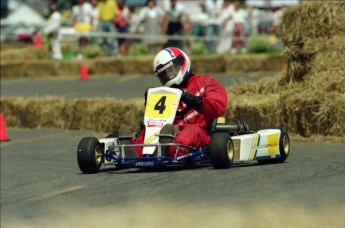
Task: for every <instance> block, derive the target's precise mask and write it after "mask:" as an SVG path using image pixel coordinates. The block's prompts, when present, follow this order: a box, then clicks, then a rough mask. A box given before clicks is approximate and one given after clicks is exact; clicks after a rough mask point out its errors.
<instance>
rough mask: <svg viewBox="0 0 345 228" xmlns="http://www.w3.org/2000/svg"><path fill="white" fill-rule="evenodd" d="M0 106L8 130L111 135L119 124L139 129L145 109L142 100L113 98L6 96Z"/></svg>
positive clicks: (0, 101)
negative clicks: (54, 129)
mask: <svg viewBox="0 0 345 228" xmlns="http://www.w3.org/2000/svg"><path fill="white" fill-rule="evenodd" d="M0 107H1V111H2V113H3V115H5V116H6V121H7V122H6V124H7V125H8V126H10V127H20V128H56V129H66V130H77V129H81V130H92V131H96V132H113V131H115V130H117V129H118V128H119V125H120V124H121V123H125V124H127V125H128V126H129V127H131V128H132V129H133V130H138V128H139V120H140V119H142V116H143V110H144V107H143V103H142V101H136V100H132V101H131V100H130V101H118V100H114V99H112V98H96V99H68V100H66V99H63V98H58V97H44V98H39V97H30V98H23V97H9V98H4V99H1V100H0Z"/></svg>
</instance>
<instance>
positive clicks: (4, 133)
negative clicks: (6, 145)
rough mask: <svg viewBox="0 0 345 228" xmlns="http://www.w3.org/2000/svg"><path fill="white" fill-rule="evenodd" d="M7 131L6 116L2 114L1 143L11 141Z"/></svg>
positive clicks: (0, 122) (0, 125) (0, 121)
mask: <svg viewBox="0 0 345 228" xmlns="http://www.w3.org/2000/svg"><path fill="white" fill-rule="evenodd" d="M9 140H10V139H9V138H8V135H7V131H6V125H5V119H4V116H3V115H2V114H1V113H0V141H9Z"/></svg>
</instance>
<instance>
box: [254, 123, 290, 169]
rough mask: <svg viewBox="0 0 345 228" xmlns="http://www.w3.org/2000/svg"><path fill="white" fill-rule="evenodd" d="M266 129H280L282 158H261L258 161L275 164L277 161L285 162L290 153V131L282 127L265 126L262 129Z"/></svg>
mask: <svg viewBox="0 0 345 228" xmlns="http://www.w3.org/2000/svg"><path fill="white" fill-rule="evenodd" d="M265 129H278V130H280V132H281V133H280V137H279V151H280V158H274V159H269V160H260V161H258V162H259V163H260V164H275V163H282V162H284V161H285V160H286V159H287V158H288V157H289V154H290V138H289V135H288V133H287V132H286V131H285V130H284V129H283V128H281V127H276V126H273V127H264V128H261V129H260V130H265Z"/></svg>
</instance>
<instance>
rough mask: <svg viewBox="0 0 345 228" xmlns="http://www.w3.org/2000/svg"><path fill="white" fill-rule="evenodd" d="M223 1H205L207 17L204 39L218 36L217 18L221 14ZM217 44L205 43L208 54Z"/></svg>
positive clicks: (213, 42)
mask: <svg viewBox="0 0 345 228" xmlns="http://www.w3.org/2000/svg"><path fill="white" fill-rule="evenodd" d="M223 4H224V0H205V9H206V13H207V15H208V19H207V26H206V34H205V35H206V38H214V37H217V36H218V35H219V23H218V17H219V15H220V13H221V12H222V7H223ZM216 44H217V42H215V41H206V48H207V51H208V53H211V52H213V51H214V50H215V48H216Z"/></svg>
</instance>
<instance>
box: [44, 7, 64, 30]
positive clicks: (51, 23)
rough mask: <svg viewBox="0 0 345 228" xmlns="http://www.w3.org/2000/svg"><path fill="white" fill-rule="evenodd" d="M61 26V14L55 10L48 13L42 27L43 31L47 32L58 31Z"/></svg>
mask: <svg viewBox="0 0 345 228" xmlns="http://www.w3.org/2000/svg"><path fill="white" fill-rule="evenodd" d="M60 26H61V14H60V13H59V12H58V11H56V12H54V13H52V14H51V15H50V17H49V18H48V20H47V22H46V24H45V26H44V28H43V33H45V34H49V33H53V32H58V31H59V29H60Z"/></svg>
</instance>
